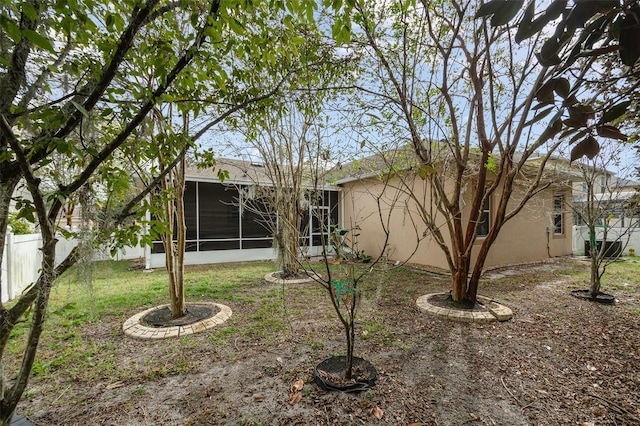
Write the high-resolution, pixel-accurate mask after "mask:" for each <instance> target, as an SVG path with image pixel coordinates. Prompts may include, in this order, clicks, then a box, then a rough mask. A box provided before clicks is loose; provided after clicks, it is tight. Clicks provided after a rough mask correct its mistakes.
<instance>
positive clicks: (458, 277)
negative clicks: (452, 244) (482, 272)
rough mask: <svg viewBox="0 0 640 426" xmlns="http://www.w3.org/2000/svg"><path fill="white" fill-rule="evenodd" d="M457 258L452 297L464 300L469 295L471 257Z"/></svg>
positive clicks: (456, 300)
mask: <svg viewBox="0 0 640 426" xmlns="http://www.w3.org/2000/svg"><path fill="white" fill-rule="evenodd" d="M456 260H457V262H456V263H457V268H456V271H455V273H454V274H453V277H452V278H453V283H452V290H453V291H452V292H451V297H452V298H453V300H454V301H455V302H463V301H464V300H465V299H466V297H467V288H468V281H469V258H467V257H462V256H461V257H459V258H458V259H456ZM474 302H475V301H474Z"/></svg>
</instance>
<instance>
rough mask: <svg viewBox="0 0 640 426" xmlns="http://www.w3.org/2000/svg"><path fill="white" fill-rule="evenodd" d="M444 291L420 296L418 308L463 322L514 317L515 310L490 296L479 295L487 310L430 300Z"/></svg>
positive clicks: (505, 319) (504, 319)
mask: <svg viewBox="0 0 640 426" xmlns="http://www.w3.org/2000/svg"><path fill="white" fill-rule="evenodd" d="M441 294H442V293H432V294H426V295H424V296H420V297H418V300H416V304H417V305H418V308H419V309H420V310H422V311H424V312H427V313H428V314H431V315H435V316H437V317H440V318H446V319H450V320H453V321H461V322H493V321H507V320H510V319H511V318H512V317H513V312H512V311H511V309H509V308H508V307H506V306H504V305H502V304H500V303H498V302H496V301H495V300H493V299H489V298H488V297H483V296H478V301H479V302H480V303H482V304H483V305H484V306H486V307H487V310H486V311H480V312H479V311H470V310H464V309H453V308H442V307H440V306H435V305H432V304H431V303H430V302H429V299H431V298H432V297H434V296H437V295H441Z"/></svg>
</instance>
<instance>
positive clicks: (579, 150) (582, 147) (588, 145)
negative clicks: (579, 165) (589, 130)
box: [570, 136, 600, 162]
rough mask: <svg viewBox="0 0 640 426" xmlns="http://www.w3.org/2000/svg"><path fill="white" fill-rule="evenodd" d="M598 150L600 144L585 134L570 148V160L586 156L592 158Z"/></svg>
mask: <svg viewBox="0 0 640 426" xmlns="http://www.w3.org/2000/svg"><path fill="white" fill-rule="evenodd" d="M599 152H600V144H599V143H598V141H597V140H596V138H594V137H593V136H587V137H586V138H585V139H584V140H583V141H581V142H578V144H576V146H574V147H573V149H572V150H571V158H570V161H571V162H573V161H575V160H577V159H579V158H582V157H584V156H586V157H587V158H588V159H590V160H593V157H595V156H596V155H598V153H599Z"/></svg>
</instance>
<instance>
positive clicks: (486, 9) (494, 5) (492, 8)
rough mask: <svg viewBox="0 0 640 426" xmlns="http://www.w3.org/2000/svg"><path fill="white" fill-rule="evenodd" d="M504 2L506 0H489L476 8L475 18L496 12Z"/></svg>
mask: <svg viewBox="0 0 640 426" xmlns="http://www.w3.org/2000/svg"><path fill="white" fill-rule="evenodd" d="M505 3H506V0H491V1H489V2H487V3H485V4H483V5H482V6H480V8H479V9H478V11H477V12H476V16H475V17H476V18H481V17H483V16H490V15H493V14H494V13H496V12H498V11H499V10H500V8H501V7H503V6H504V5H505Z"/></svg>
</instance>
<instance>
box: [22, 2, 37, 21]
mask: <svg viewBox="0 0 640 426" xmlns="http://www.w3.org/2000/svg"><path fill="white" fill-rule="evenodd" d="M21 6H22V13H24V14H25V16H26V17H27V18H29V19H30V20H32V21H35V20H37V19H38V12H37V11H36V9H35V8H34V7H33V6H32V5H31V4H29V3H26V2H25V3H22V5H21Z"/></svg>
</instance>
